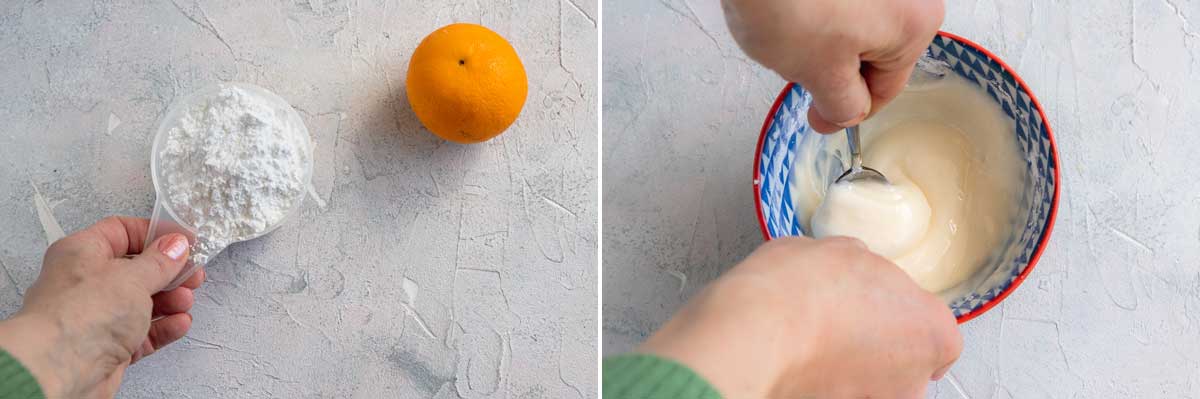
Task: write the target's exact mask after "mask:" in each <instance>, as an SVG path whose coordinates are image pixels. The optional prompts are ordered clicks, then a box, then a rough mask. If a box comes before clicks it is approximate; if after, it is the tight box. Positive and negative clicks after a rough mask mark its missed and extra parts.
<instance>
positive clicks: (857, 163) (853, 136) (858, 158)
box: [846, 126, 862, 170]
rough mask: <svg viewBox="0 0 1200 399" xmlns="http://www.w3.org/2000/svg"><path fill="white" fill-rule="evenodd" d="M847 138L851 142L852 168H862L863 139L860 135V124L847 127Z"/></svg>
mask: <svg viewBox="0 0 1200 399" xmlns="http://www.w3.org/2000/svg"><path fill="white" fill-rule="evenodd" d="M846 138H847V141H849V143H850V169H851V170H859V169H862V153H861V149H862V141H861V139H859V137H858V126H851V127H848V128H846Z"/></svg>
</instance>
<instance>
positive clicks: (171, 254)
mask: <svg viewBox="0 0 1200 399" xmlns="http://www.w3.org/2000/svg"><path fill="white" fill-rule="evenodd" d="M158 249H159V250H160V251H162V253H163V254H166V255H167V257H168V258H171V259H173V260H179V259H180V258H183V253H184V252H187V249H188V240H187V238H185V237H184V236H181V235H178V234H176V235H175V236H172V237H171V238H170V239H168V240H166V241H163V242H162V243H161V244H159V245H158Z"/></svg>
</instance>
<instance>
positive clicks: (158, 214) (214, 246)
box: [145, 82, 313, 291]
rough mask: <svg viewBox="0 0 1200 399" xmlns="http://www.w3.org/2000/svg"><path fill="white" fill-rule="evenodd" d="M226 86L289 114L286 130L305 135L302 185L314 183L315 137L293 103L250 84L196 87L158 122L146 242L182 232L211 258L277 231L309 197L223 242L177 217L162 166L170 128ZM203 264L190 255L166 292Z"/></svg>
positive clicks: (301, 198) (151, 153) (181, 282)
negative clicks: (255, 228) (261, 225)
mask: <svg viewBox="0 0 1200 399" xmlns="http://www.w3.org/2000/svg"><path fill="white" fill-rule="evenodd" d="M227 87H236V88H238V89H241V90H243V91H246V92H248V93H250V94H252V95H255V96H259V97H262V98H265V99H266V100H267V101H268V102H269V103H271V105H272V107H273V108H275V111H276V112H280V113H282V114H283V115H286V118H285V121H286V123H287V126H288V128H287V129H286V130H287V131H289V132H292V133H294V134H299V135H303V136H304V143H305V146H306V148H305V149H304V151H305V152H306V153H307V159H308V163H307V164H305V165H304V174H303V182H302V184H303V186H304V187H305V188H306V190H307V187H309V185H310V184H312V174H313V157H312V153H313V143H312V137H310V136H309V134H308V127H306V126H305V125H304V120H303V119H301V118H300V114H299V113H298V112H296V110H295V109H294V108H292V106H291V105H290V104H288V102H287V101H286V100H284V99H283V98H281V97H279V96H277V95H275V93H272V92H271V91H269V90H267V89H264V88H262V87H258V86H255V85H252V84H249V83H239V82H229V83H217V84H212V85H209V86H205V87H203V88H201V89H200V90H197V91H195V92H194V93H192V94H189V95H188V96H186V97H184V98H182V99H179V100H176V101H175V103H173V104H171V107H170V108H169V109H168V110H167V113H166V115H165V116H163V119H162V121H161V122H159V125H158V131H157V132H156V133H155V134H154V144H153V145H152V146H151V150H150V176H151V180H153V181H154V196H155V201H154V202H155V204H154V213H153V214H151V216H150V229H149V230H148V231H147V232H146V241H145V243H146V244H147V245H149V243H151V242H153V241H154V240H155V239H157V238H159V237H162V236H164V235H167V234H171V233H180V234H183V235H184V236H187V238H188V242H190V243H192V252H193V254H195V253H196V251H197V250H198V249H200V248H201V247H202V246H204V247H206V248H205V251H204V252H205V254H206V255H207V257H206V258H205V260H203V261H207V259H211V258H212V257H215V256H217V254H219V253H221V251H223V250H224V249H225V247H226V246H227V245H229V244H233V243H235V242H241V241H247V240H252V239H255V238H258V237H262V236H264V235H267V234H269V233H270V232H272V231H275V229H278V228H279V226H281V225H283V224H284V223H285V222H287V221H288V220H291V219H293V218H295V216H296V214H298V213H299V211H300V208H302V205H303V204H304V197H307V194H305V195H302V196H301V197H300V198H299V199H298V200H297V201H296V203H295V204H293V205H292V209H289V210H288V212H287V215H285V216H284V217H283V218H280V220H279V221H277V222H275V223H273V224H271V225H270V226H267V228H266V229H263V230H262V231H260V232H257V233H255V234H252V235H248V236H245V237H228V238H227V239H222V240H221V241H223V242H218V241H215V240H211V239H210V238H208V237H202V236H200V232H199V230H197V229H196V227H194V226H191V225H189V224H188V223H187V222H186V221H184V220H183V219H182V218H180V217H179V216H178V215H179V212H177V211H176V210H175V209H172V208H171V204H170V202H169V201H168V200H167V194H168V193H167V189H166V187H165V183H166V182H165V179H166V177H165V176H162V175H161V174H162V173H163V170H162V167H161V166H160V165H159V163H160V160H159V156H160V154H161V153H162V150H163V146H164V145H165V144H166V141H167V134H168V132H170V131H171V129H174V128H175V127H177V126H178V125H179V122H180V119H182V117H183V116H184V114H186V113H187V112H188V110H190V109H191V108H192V107H194V106H196V105H197V104H199V103H201V102H202V101H204V100H206V99H209V98H212V97H214V96H216V95H217V94H219V93H220V91H221V90H222V89H224V88H227ZM201 266H204V265H203V264H197V262H196V256H191V257H189V258H188V262H187V264H186V265H185V266H184V267H183V271H181V272H180V273H179V275H178V276H176V277H175V279H174V280H172V281H171V284H168V285H167V288H165V289H163V291H170V290H172V289H175V288H176V287H179V285H180V284H183V282H184V281H186V280H187V279H188V278H189V277H191V276H192V274H194V273H195V272H196V269H197V268H199V267H201Z"/></svg>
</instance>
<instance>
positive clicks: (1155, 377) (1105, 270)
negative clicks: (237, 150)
mask: <svg viewBox="0 0 1200 399" xmlns="http://www.w3.org/2000/svg"><path fill="white" fill-rule="evenodd" d="M946 3H947V15H946V19H945V24H944V25H943V29H944V30H948V31H950V32H954V33H958V34H961V35H964V36H966V37H967V38H970V39H972V40H974V41H976V42H978V43H980V44H982V45H984V46H985V47H987V48H988V49H990V50H992V51H994V52H995V53H997V54H998V55H999V56H1000V57H1002V58H1003V59H1004V60H1006V61H1007V62H1008V63H1009V64H1011V65H1012V66H1013V67H1015V68H1016V69H1017V71H1018V72H1019V73H1020V74H1021V76H1022V77H1023V78H1024V79H1025V80H1026V81H1027V82H1028V84H1029V85H1030V86H1031V87H1032V89H1033V90H1034V92H1035V94H1036V95H1037V96H1038V97H1039V98H1040V100H1041V102H1042V104H1043V106H1044V107H1046V111H1047V112H1048V116H1049V120H1050V123H1051V126H1052V128H1054V130H1055V133H1056V136H1057V140H1058V146H1059V151H1060V153H1059V155H1060V162H1061V164H1062V170H1061V172H1062V178H1063V186H1062V193H1061V194H1062V197H1061V202H1060V204H1059V215H1058V222H1057V225H1056V227H1055V231H1054V235H1053V239H1052V240H1051V242H1050V246H1049V249H1048V250H1047V251H1046V252H1045V254H1044V256H1043V257H1042V259H1041V262H1040V263H1039V264H1038V266H1037V268H1036V269H1035V270H1034V271H1033V272H1032V274H1031V275H1030V277H1029V279H1028V280H1027V281H1026V282H1025V283H1024V285H1022V286H1021V287H1020V288H1019V289H1018V290H1017V291H1016V292H1015V293H1014V294H1013V295H1012V296H1010V297H1009V298H1008V299H1007V300H1005V301H1004V302H1003V304H1002V305H1001V306H999V307H997V308H995V309H993V310H991V311H990V312H988V313H987V314H985V315H983V316H982V317H979V318H977V319H975V320H973V321H971V322H969V323H967V324H966V325H964V326H962V331H963V334H964V336H965V339H966V349H965V350H964V352H963V354H962V358H961V360H960V361H959V362H958V364H957V365H956V366H955V367H954V368H953V370H952V372H951V373H950V374H949V375H948V376H947V378H945V379H943V380H942V381H941V382H938V383H937V384H934V385H932V386H931V387H930V391H929V392H930V393H929V397H933V398H974V399H980V398H1041V397H1055V398H1093V397H1200V363H1198V362H1200V339H1197V336H1198V335H1200V317H1197V316H1196V313H1197V312H1198V311H1200V183H1198V182H1197V181H1196V179H1195V177H1194V176H1195V173H1194V172H1193V171H1192V169H1193V168H1194V166H1195V160H1196V155H1195V153H1196V152H1197V151H1198V150H1200V136H1198V135H1196V134H1195V131H1196V126H1197V125H1198V124H1200V96H1197V95H1195V93H1197V92H1200V62H1198V61H1197V59H1196V57H1197V55H1198V54H1200V2H1198V1H1196V0H1190V1H1189V0H1154V1H1125V2H1116V1H1078V0H1063V1H1033V0H1019V1H994V0H993V1H988V0H962V1H947V2H946ZM604 25H605V26H604V43H603V50H604V60H603V67H604V82H603V87H604V104H603V115H604V141H603V147H604V148H603V155H602V161H603V163H604V173H603V175H604V181H603V191H604V197H603V198H604V202H603V206H604V212H603V214H604V229H603V243H604V244H603V245H604V248H603V253H604V260H603V270H604V275H603V281H604V288H603V294H604V304H603V319H604V327H603V345H604V353H606V354H612V353H617V352H621V351H625V350H628V349H630V348H631V347H633V346H634V345H636V344H637V343H638V342H640V341H641V340H643V339H644V338H646V336H647V335H648V334H649V333H651V332H652V331H653V330H654V329H655V328H657V327H658V326H659V325H661V324H662V323H663V322H664V321H665V320H666V319H667V318H668V317H670V315H671V314H672V313H673V312H674V311H675V310H676V309H678V308H679V307H680V306H681V305H682V304H683V303H684V302H685V301H686V300H687V298H688V297H690V296H691V295H692V294H694V293H695V292H696V291H697V290H698V289H700V288H701V287H702V286H703V285H704V284H705V283H707V282H708V281H711V280H712V279H714V278H716V277H717V276H718V275H720V274H721V273H722V272H723V271H725V270H727V269H728V268H729V267H731V266H732V265H733V264H734V263H736V262H737V261H738V260H739V259H741V258H742V257H743V256H745V255H746V254H748V253H749V252H750V251H752V250H753V249H754V248H755V247H756V246H757V245H758V244H759V243H761V242H762V238H761V236H760V233H759V229H758V227H757V224H756V223H757V222H756V219H755V214H754V204H753V196H752V191H751V168H752V163H753V159H754V149H755V148H754V147H755V143H756V140H757V138H758V132H759V129H760V127H761V124H762V121H763V118H764V116H765V115H766V112H767V111H768V110H769V109H770V106H771V103H772V101H773V100H774V98H775V96H776V95H777V94H778V92H779V90H780V89H781V88H782V87H783V85H784V82H783V81H782V80H780V79H779V78H778V77H777V76H776V75H774V74H773V73H771V72H769V71H766V70H764V69H763V68H761V67H759V66H758V65H756V64H755V63H753V62H751V61H749V60H747V59H746V58H745V56H744V55H743V54H742V53H741V51H740V50H739V49H738V47H737V45H736V44H735V43H734V42H733V40H732V38H731V37H730V36H729V33H728V32H727V30H726V27H725V22H724V19H723V16H722V13H721V10H720V5H719V1H716V0H712V1H697V0H661V1H640V0H613V1H608V2H605V7H604Z"/></svg>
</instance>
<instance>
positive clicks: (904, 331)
mask: <svg viewBox="0 0 1200 399" xmlns="http://www.w3.org/2000/svg"><path fill="white" fill-rule="evenodd" d="M638 351H639V352H644V353H650V354H654V355H657V356H661V357H665V358H668V359H672V360H675V361H678V362H680V363H682V364H685V365H687V366H688V367H690V368H691V369H692V370H693V371H695V372H696V373H698V374H699V375H701V376H703V377H705V378H706V379H707V380H708V381H709V383H710V384H712V385H713V386H714V387H715V388H716V389H717V390H718V391H720V392H721V393H722V394H723V395H724V396H725V397H730V398H850V397H854V398H861V397H871V398H919V397H924V392H925V388H926V386H927V384H928V382H929V381H930V380H931V379H934V380H936V379H939V378H941V377H942V375H943V374H945V373H946V371H948V370H949V368H950V365H951V364H953V363H954V361H955V360H957V359H958V355H959V353H960V352H961V351H962V336H961V335H959V332H958V328H957V325H956V324H955V319H954V316H953V314H952V313H951V312H950V309H949V308H948V307H947V306H946V305H945V304H944V303H942V301H940V300H939V299H938V298H937V297H935V296H934V295H932V294H930V293H928V292H926V291H924V290H922V289H921V288H920V287H918V286H917V284H916V283H914V282H913V281H912V279H910V278H909V277H908V275H906V274H904V272H903V271H901V270H900V268H898V267H896V266H895V265H894V264H892V263H891V262H889V261H888V260H886V259H884V258H882V257H880V256H878V255H876V254H874V253H872V252H870V251H868V250H867V247H866V246H865V245H864V244H863V243H862V242H861V241H859V240H856V239H853V238H844V237H835V238H830V239H824V240H812V239H808V238H801V237H790V238H780V239H776V240H773V241H771V242H769V243H766V244H764V245H763V246H761V247H760V248H759V249H758V250H756V251H754V253H752V254H751V255H750V256H749V257H748V258H746V260H744V261H742V263H740V264H738V265H737V266H736V267H734V268H733V269H732V270H731V271H729V272H728V273H726V274H725V275H724V276H722V277H721V278H719V279H717V280H716V281H714V282H713V283H712V284H710V285H709V286H708V287H706V288H705V289H704V290H703V291H701V292H700V293H699V294H697V296H696V297H694V298H692V300H691V301H690V302H689V303H688V304H687V305H686V306H685V307H684V308H683V310H681V311H680V312H679V313H677V314H676V315H675V317H673V318H672V319H671V320H670V321H669V322H667V324H666V325H665V326H663V327H662V329H660V330H659V331H658V332H656V333H655V334H654V335H653V336H651V337H650V339H649V340H647V341H646V342H645V343H644V344H643V345H642V346H641V347H640V348H639V349H638Z"/></svg>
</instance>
